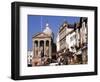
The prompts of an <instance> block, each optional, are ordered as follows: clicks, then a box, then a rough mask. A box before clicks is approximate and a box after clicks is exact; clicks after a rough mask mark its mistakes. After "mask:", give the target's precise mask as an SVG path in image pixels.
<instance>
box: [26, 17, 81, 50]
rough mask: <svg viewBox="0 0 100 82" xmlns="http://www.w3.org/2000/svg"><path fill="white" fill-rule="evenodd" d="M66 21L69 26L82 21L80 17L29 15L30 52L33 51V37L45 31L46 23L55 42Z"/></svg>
mask: <svg viewBox="0 0 100 82" xmlns="http://www.w3.org/2000/svg"><path fill="white" fill-rule="evenodd" d="M64 21H66V22H67V23H68V24H74V23H77V22H79V21H80V17H72V16H46V15H44V16H43V15H28V50H31V49H32V36H34V35H35V34H36V33H38V32H42V31H43V29H45V25H46V23H48V24H49V27H50V29H51V30H52V32H53V33H54V40H56V36H57V33H58V29H59V28H60V26H61V25H62V24H63V22H64Z"/></svg>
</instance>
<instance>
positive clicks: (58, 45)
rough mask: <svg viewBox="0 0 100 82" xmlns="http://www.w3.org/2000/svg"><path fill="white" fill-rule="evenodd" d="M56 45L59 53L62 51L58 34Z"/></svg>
mask: <svg viewBox="0 0 100 82" xmlns="http://www.w3.org/2000/svg"><path fill="white" fill-rule="evenodd" d="M56 45H57V52H58V51H59V50H60V43H59V34H57V38H56Z"/></svg>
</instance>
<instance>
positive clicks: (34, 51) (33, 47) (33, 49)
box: [33, 40, 35, 57]
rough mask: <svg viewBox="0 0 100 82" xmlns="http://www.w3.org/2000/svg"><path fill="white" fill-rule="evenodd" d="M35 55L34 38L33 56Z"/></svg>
mask: <svg viewBox="0 0 100 82" xmlns="http://www.w3.org/2000/svg"><path fill="white" fill-rule="evenodd" d="M34 56H35V41H34V40H33V57H34Z"/></svg>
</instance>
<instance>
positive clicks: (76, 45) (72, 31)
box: [57, 17, 88, 64]
mask: <svg viewBox="0 0 100 82" xmlns="http://www.w3.org/2000/svg"><path fill="white" fill-rule="evenodd" d="M87 34H88V31H87V18H85V17H81V18H80V22H79V23H75V24H68V23H67V22H64V23H63V24H62V25H61V27H60V29H59V32H58V35H57V36H59V37H57V52H58V53H59V52H60V53H59V54H65V55H66V57H67V56H68V55H69V54H70V55H69V56H68V57H67V60H68V61H69V62H70V63H69V64H75V62H76V61H77V62H76V63H79V64H86V63H87ZM66 51H67V52H66ZM69 52H70V53H69ZM68 53H69V54H68ZM64 57H65V56H64Z"/></svg>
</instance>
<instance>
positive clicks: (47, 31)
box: [43, 23, 52, 36]
mask: <svg viewBox="0 0 100 82" xmlns="http://www.w3.org/2000/svg"><path fill="white" fill-rule="evenodd" d="M43 33H45V34H47V35H49V36H52V30H51V29H50V27H49V24H48V23H46V27H45V29H44V30H43Z"/></svg>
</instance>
